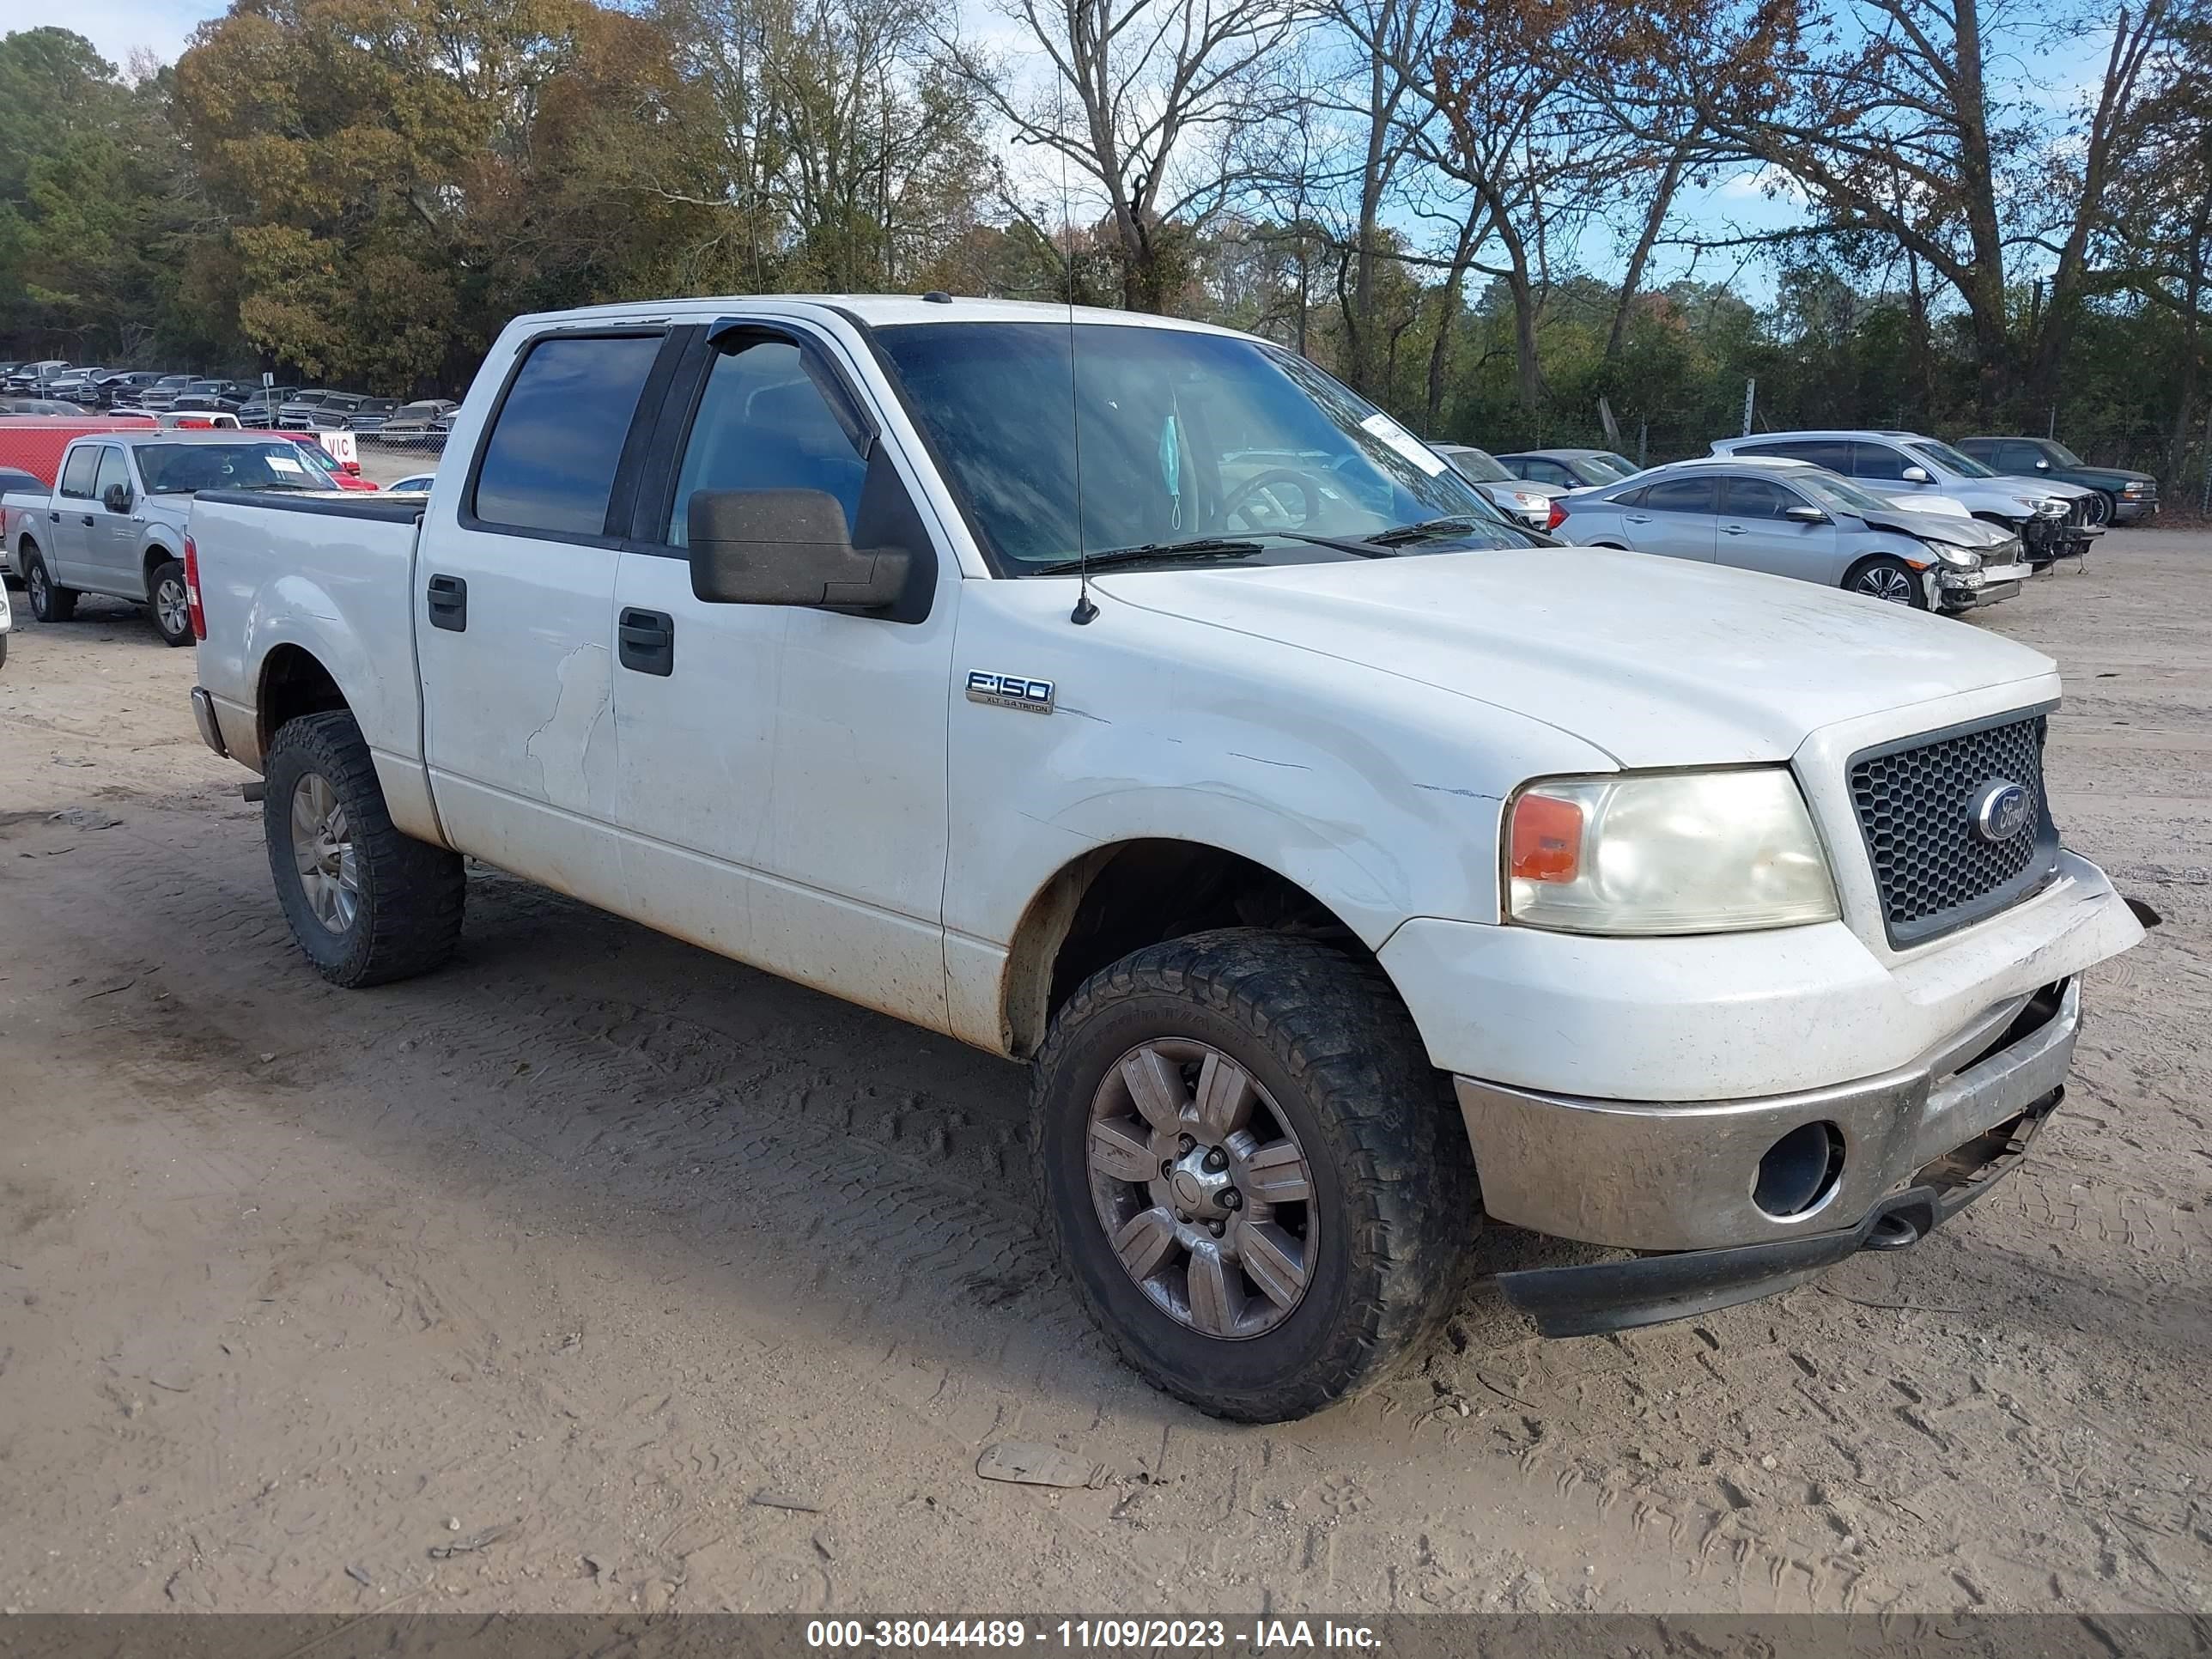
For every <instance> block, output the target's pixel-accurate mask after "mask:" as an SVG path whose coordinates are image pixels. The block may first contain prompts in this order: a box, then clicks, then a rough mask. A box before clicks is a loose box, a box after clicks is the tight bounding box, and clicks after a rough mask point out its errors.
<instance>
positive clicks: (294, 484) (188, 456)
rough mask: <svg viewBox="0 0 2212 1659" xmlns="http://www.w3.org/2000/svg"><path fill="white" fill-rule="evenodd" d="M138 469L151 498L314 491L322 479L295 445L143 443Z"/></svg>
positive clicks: (140, 448)
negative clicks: (208, 491) (247, 491)
mask: <svg viewBox="0 0 2212 1659" xmlns="http://www.w3.org/2000/svg"><path fill="white" fill-rule="evenodd" d="M138 471H139V473H140V474H141V475H142V476H143V477H144V478H145V480H146V493H147V494H148V495H191V493H192V492H193V491H194V490H197V489H318V488H319V487H320V486H321V483H322V479H321V477H319V475H317V474H316V473H315V472H314V471H313V470H311V469H310V468H309V467H307V466H306V465H302V464H301V459H300V453H299V446H298V445H297V444H290V443H246V444H143V445H141V446H140V447H139V450H138Z"/></svg>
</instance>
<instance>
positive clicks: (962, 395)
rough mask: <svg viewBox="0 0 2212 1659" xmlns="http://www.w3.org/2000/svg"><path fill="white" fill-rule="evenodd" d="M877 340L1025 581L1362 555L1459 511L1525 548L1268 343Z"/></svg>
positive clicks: (971, 509)
mask: <svg viewBox="0 0 2212 1659" xmlns="http://www.w3.org/2000/svg"><path fill="white" fill-rule="evenodd" d="M877 339H878V342H879V343H881V345H882V347H883V349H884V355H885V356H887V357H889V358H890V361H891V362H892V364H893V366H894V367H895V368H896V370H897V372H898V376H899V379H900V380H902V382H903V386H904V390H905V392H906V394H907V403H908V408H909V409H910V410H911V411H912V412H913V414H914V416H915V420H916V421H917V422H919V424H920V425H921V427H922V428H923V429H924V430H925V431H926V432H927V435H928V436H929V439H930V441H931V443H932V444H933V447H935V449H936V451H937V453H938V454H939V457H940V458H941V459H942V460H943V462H944V464H945V470H946V471H948V472H949V473H950V474H951V477H952V479H953V481H954V483H956V485H957V488H958V490H959V492H960V494H961V495H963V497H964V498H965V505H966V507H967V509H968V513H969V520H970V522H971V524H972V525H973V526H974V528H975V532H976V533H977V535H978V536H979V538H981V540H982V541H983V542H984V543H985V544H986V545H987V547H988V548H989V549H990V550H991V551H992V552H993V553H994V554H995V555H996V556H997V558H998V559H999V561H1000V562H1001V563H1002V564H1003V565H1004V566H1006V568H1008V569H1009V571H1010V573H1011V574H1024V573H1026V572H1030V571H1034V570H1036V569H1037V568H1042V567H1044V566H1048V565H1054V564H1060V563H1062V562H1066V561H1067V560H1069V559H1072V558H1073V557H1075V556H1077V555H1078V553H1079V552H1081V553H1085V554H1097V553H1103V552H1107V551H1110V550H1118V549H1126V548H1134V547H1142V546H1146V545H1148V544H1154V543H1172V542H1181V541H1188V540H1192V539H1194V538H1200V537H1229V538H1250V537H1255V536H1265V535H1268V534H1271V533H1272V534H1278V535H1281V536H1284V537H1286V538H1287V537H1295V536H1297V535H1314V536H1334V537H1340V538H1353V539H1360V538H1366V537H1368V536H1371V535H1374V534H1376V533H1378V532H1383V531H1386V530H1391V529H1395V528H1397V527H1399V526H1405V525H1410V524H1418V523H1423V522H1425V521H1428V520H1435V519H1438V518H1450V517H1456V516H1458V515H1461V514H1465V515H1467V516H1468V517H1469V518H1470V519H1472V520H1474V523H1473V524H1471V525H1470V526H1468V530H1467V532H1466V533H1465V535H1464V536H1455V537H1453V538H1451V540H1452V541H1453V542H1455V544H1458V545H1461V546H1465V545H1467V544H1469V543H1472V544H1477V545H1481V546H1492V547H1525V546H1527V545H1528V543H1527V541H1526V540H1525V538H1522V537H1520V536H1518V535H1516V533H1515V532H1513V531H1512V530H1511V529H1510V527H1509V526H1506V525H1505V524H1504V523H1503V522H1502V521H1501V520H1499V519H1498V518H1497V517H1496V516H1495V515H1494V514H1493V513H1492V512H1491V511H1490V509H1489V506H1488V504H1487V503H1486V501H1484V500H1483V498H1482V496H1481V495H1480V492H1479V491H1477V490H1476V489H1475V488H1474V485H1473V484H1471V483H1468V482H1467V481H1466V480H1465V479H1464V478H1462V477H1460V476H1459V474H1458V473H1456V472H1455V471H1453V470H1452V469H1451V468H1450V467H1449V466H1448V465H1445V463H1444V461H1443V459H1442V458H1441V457H1439V456H1437V455H1436V454H1434V453H1431V451H1430V450H1429V449H1427V448H1426V447H1425V446H1423V445H1422V444H1421V443H1420V441H1419V440H1418V439H1416V438H1414V437H1413V435H1412V434H1410V433H1408V432H1407V430H1406V429H1405V428H1403V427H1401V426H1400V425H1399V424H1398V423H1397V422H1395V421H1393V420H1392V419H1391V418H1390V417H1389V416H1387V415H1384V414H1383V413H1381V412H1380V411H1379V410H1376V408H1375V407H1374V406H1373V405H1372V404H1368V403H1366V402H1364V401H1363V400H1362V399H1360V398H1358V397H1355V396H1354V395H1353V394H1352V392H1348V391H1346V389H1345V388H1344V387H1343V386H1340V385H1338V384H1337V383H1336V382H1335V381H1334V380H1331V379H1330V378H1329V377H1328V375H1326V374H1322V372H1321V371H1320V370H1319V369H1317V368H1314V366H1313V365H1312V364H1310V363H1309V362H1305V361H1304V360H1303V359H1302V358H1297V357H1294V356H1290V355H1289V354H1288V353H1286V352H1282V351H1278V350H1276V349H1273V348H1272V347H1268V346H1263V345H1261V344H1259V343H1256V342H1254V341H1250V340H1241V339H1236V338H1232V337H1227V336H1224V335H1216V334H1200V333H1195V332H1192V331H1186V330H1182V329H1168V328H1148V327H1143V326H1137V325H1120V324H1110V323H1078V324H1074V325H1063V324H1059V323H1054V324H1049V325H1045V324H1037V323H920V324H907V325H896V326H892V327H887V328H884V329H881V330H879V331H878V333H877ZM1071 343H1072V346H1073V352H1074V355H1075V361H1076V364H1077V366H1078V370H1079V372H1078V373H1077V374H1076V375H1075V377H1074V383H1073V387H1071V385H1070V379H1069V372H1068V358H1069V352H1070V349H1071ZM1071 392H1072V394H1073V395H1071ZM1071 406H1072V407H1071ZM1078 432H1079V433H1080V435H1081V441H1080V444H1078V442H1077V439H1076V435H1077V433H1078ZM1079 500H1080V501H1081V503H1082V508H1081V521H1080V524H1079V523H1078V519H1077V508H1076V503H1077V501H1079ZM1316 556H1320V555H1318V554H1316Z"/></svg>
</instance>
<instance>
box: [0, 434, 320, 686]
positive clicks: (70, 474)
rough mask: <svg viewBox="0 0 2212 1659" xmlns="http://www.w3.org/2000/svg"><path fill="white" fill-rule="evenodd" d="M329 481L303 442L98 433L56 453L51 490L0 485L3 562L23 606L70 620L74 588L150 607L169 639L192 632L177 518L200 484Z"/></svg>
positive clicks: (185, 641)
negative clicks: (1, 489) (26, 602)
mask: <svg viewBox="0 0 2212 1659" xmlns="http://www.w3.org/2000/svg"><path fill="white" fill-rule="evenodd" d="M329 482H330V480H329V478H328V477H327V475H325V473H322V472H320V471H318V470H316V468H315V466H314V465H313V461H312V459H309V458H307V457H304V456H302V455H301V453H300V448H299V446H297V445H296V444H294V443H292V442H291V441H289V440H288V439H283V438H247V437H244V436H242V435H240V434H239V433H236V432H216V431H206V432H196V431H158V432H135V431H124V432H105V433H100V434H98V435H94V436H90V437H83V438H79V439H76V441H73V442H72V443H71V444H70V447H68V448H67V449H65V450H64V451H63V452H62V461H61V468H60V472H59V475H58V477H57V478H56V479H55V482H54V487H53V488H52V489H51V490H43V489H42V490H21V489H17V490H10V491H9V492H8V493H7V494H5V495H0V517H3V518H4V522H5V525H6V534H7V538H8V541H7V562H8V564H9V568H11V569H12V570H13V571H14V572H15V574H16V575H17V576H19V577H20V578H21V580H22V583H23V586H25V587H26V588H27V589H28V590H29V594H30V603H31V614H32V615H33V617H37V618H38V619H39V620H40V622H67V621H68V620H69V619H70V617H73V616H74V615H76V600H77V595H78V594H80V593H99V594H105V595H106V596H107V597H109V598H112V599H131V600H135V601H136V602H137V603H138V604H140V605H144V606H145V607H146V613H147V615H148V617H150V618H151V619H152V621H153V623H154V629H155V632H156V633H158V634H159V635H161V638H162V639H163V641H166V642H167V643H168V644H170V645H190V644H191V642H192V625H191V614H190V611H189V609H188V607H187V606H186V604H185V565H184V558H185V521H186V520H187V518H188V517H189V516H190V514H191V506H192V496H193V495H194V494H196V493H197V491H199V490H203V489H292V490H315V489H324V488H325V487H327V485H328V483H329Z"/></svg>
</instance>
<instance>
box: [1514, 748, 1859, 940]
mask: <svg viewBox="0 0 2212 1659" xmlns="http://www.w3.org/2000/svg"><path fill="white" fill-rule="evenodd" d="M1505 816H1506V848H1507V851H1506V860H1505V863H1506V914H1507V918H1508V919H1509V920H1510V921H1516V922H1521V923H1524V924H1526V925H1528V926H1529V927H1552V928H1557V929H1559V930H1561V931H1562V932H1565V933H1624V934H1626V933H1639V934H1653V933H1735V932H1738V931H1741V930H1742V929H1745V928H1752V927H1794V926H1796V925H1797V924H1799V923H1802V922H1812V921H1833V920H1835V917H1836V915H1837V910H1836V889H1835V884H1834V883H1833V882H1832V881H1831V880H1830V879H1829V877H1828V860H1827V858H1826V855H1825V854H1823V853H1822V852H1821V850H1820V837H1819V836H1816V835H1814V832H1813V820H1812V817H1811V816H1810V815H1809V814H1808V812H1807V811H1806V810H1805V799H1804V797H1803V796H1802V795H1801V794H1800V793H1798V791H1797V783H1796V780H1795V779H1794V778H1792V777H1791V776H1790V772H1789V769H1787V768H1786V767H1756V768H1743V769H1734V770H1729V771H1723V772H1650V773H1644V774H1641V775H1639V774H1636V773H1627V774H1623V775H1616V776H1611V777H1592V778H1550V779H1547V780H1545V781H1542V782H1541V783H1532V784H1529V785H1528V787H1525V788H1524V789H1522V791H1521V792H1520V793H1518V794H1517V795H1516V796H1515V797H1514V798H1513V800H1512V803H1511V805H1510V806H1508V808H1507V809H1506V815H1505Z"/></svg>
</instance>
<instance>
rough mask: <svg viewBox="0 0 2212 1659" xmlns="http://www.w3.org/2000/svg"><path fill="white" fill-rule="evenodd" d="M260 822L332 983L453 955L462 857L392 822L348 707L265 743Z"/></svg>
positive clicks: (352, 982)
mask: <svg viewBox="0 0 2212 1659" xmlns="http://www.w3.org/2000/svg"><path fill="white" fill-rule="evenodd" d="M263 783H264V793H263V796H262V802H261V826H262V835H263V837H264V840H265V841H266V842H267V843H268V849H269V873H270V876H271V877H272V878H274V879H275V881H276V897H277V901H278V902H279V903H281V904H282V905H283V908H284V918H285V920H286V921H289V923H290V924H291V926H292V937H293V938H294V939H296V940H297V941H298V942H299V945H300V949H301V951H304V952H306V954H307V960H308V961H310V962H312V963H314V964H315V971H316V972H317V973H319V974H320V975H322V976H323V977H324V978H325V979H326V980H328V981H330V982H331V984H333V985H343V986H345V987H349V988H352V987H358V986H364V985H382V984H386V983H388V982H389V981H392V980H397V979H409V978H411V977H413V976H414V975H417V974H424V973H428V972H429V970H430V969H433V968H435V967H438V966H439V965H440V964H441V963H444V962H445V960H446V959H447V957H450V956H452V955H453V946H454V945H455V944H456V943H457V942H459V939H460V933H461V912H462V909H463V908H464V906H465V902H466V900H467V896H468V878H467V876H466V873H465V872H464V870H463V868H462V866H461V858H460V854H458V853H450V852H447V850H446V849H445V848H441V847H433V846H431V845H430V844H429V843H428V842H421V841H417V840H416V839H415V838H414V837H413V836H409V835H405V834H403V833H402V832H401V831H400V830H398V829H396V828H394V827H393V825H392V815H391V813H390V812H389V811H387V810H386V807H385V804H384V790H383V787H382V786H381V785H380V784H379V783H378V782H377V780H376V766H375V763H374V761H372V760H371V759H370V758H369V753H368V744H366V743H364V742H363V741H362V735H361V728H360V727H359V726H356V725H355V724H354V718H353V716H352V715H351V714H347V713H345V712H344V711H343V710H338V711H336V712H333V713H329V714H307V715H303V716H301V718H300V719H298V720H292V721H289V723H287V724H286V725H285V726H284V727H283V729H282V730H281V731H279V732H277V733H276V741H275V742H273V743H272V744H270V746H269V756H268V760H267V763H266V770H265V772H264V777H263Z"/></svg>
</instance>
